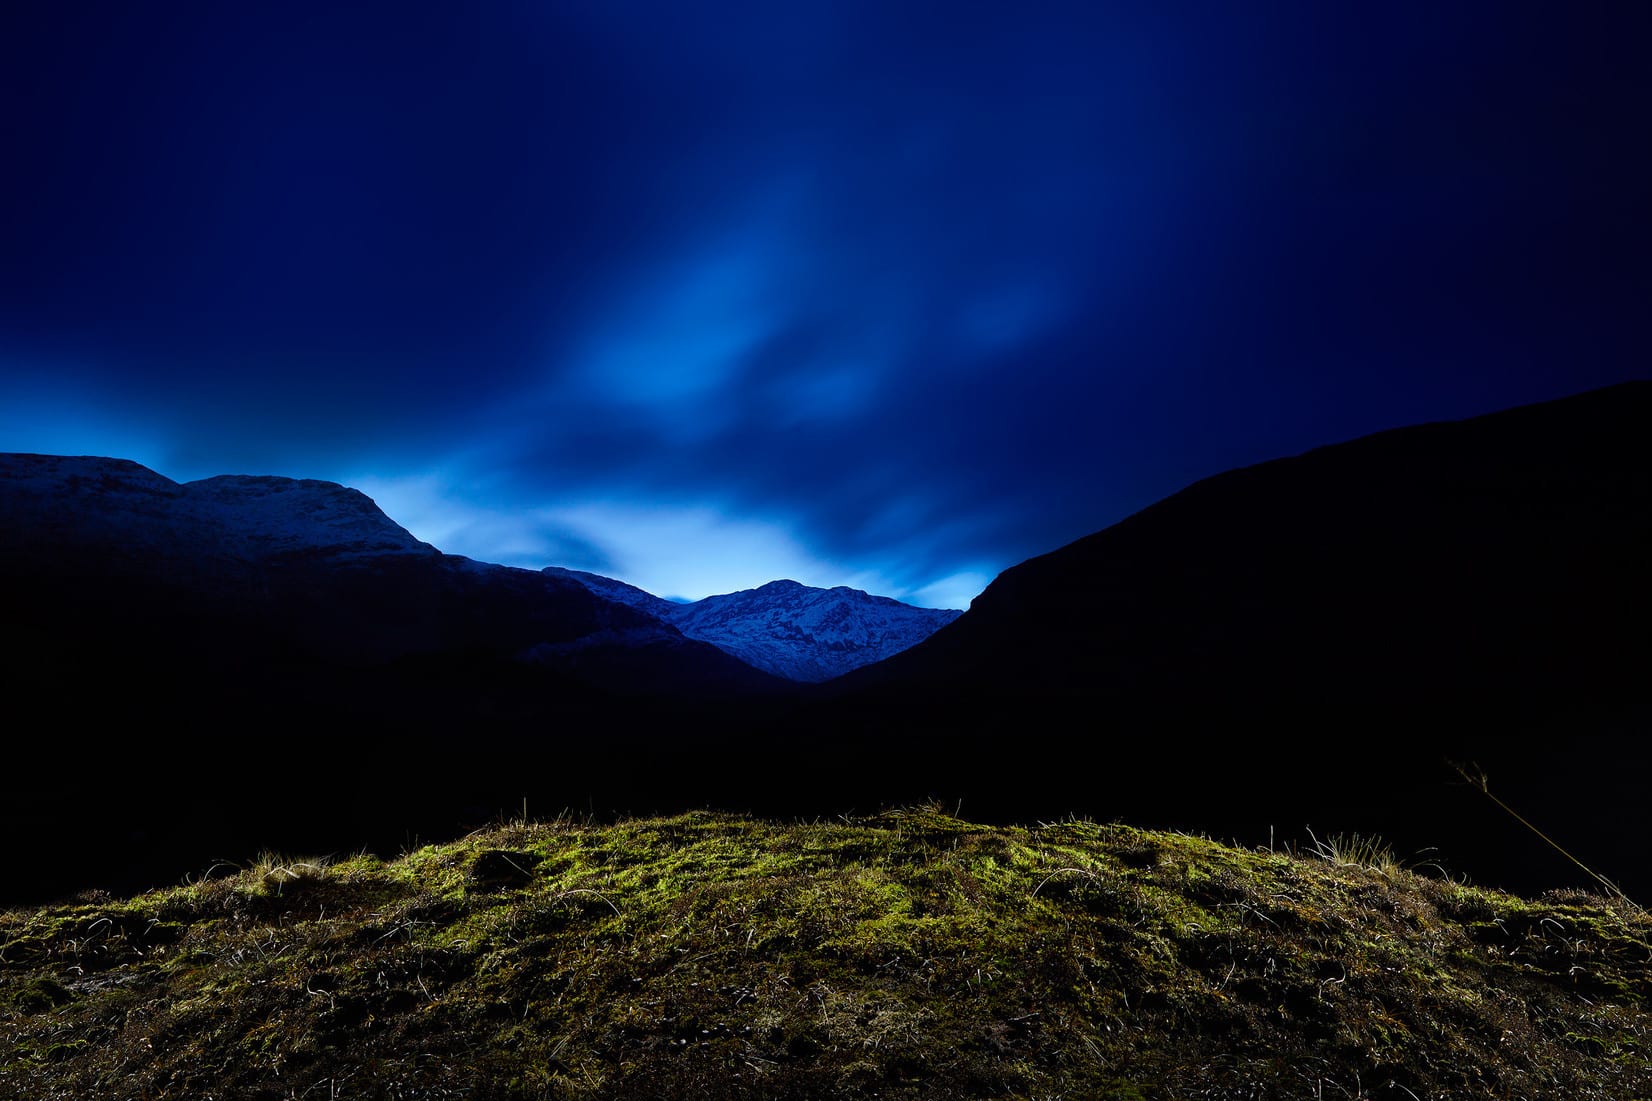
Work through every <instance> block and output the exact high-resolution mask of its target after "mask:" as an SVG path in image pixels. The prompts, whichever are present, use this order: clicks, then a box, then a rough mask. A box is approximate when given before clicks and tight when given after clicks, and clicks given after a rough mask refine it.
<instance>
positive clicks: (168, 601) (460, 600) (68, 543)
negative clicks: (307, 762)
mask: <svg viewBox="0 0 1652 1101" xmlns="http://www.w3.org/2000/svg"><path fill="white" fill-rule="evenodd" d="M0 587H3V591H4V594H5V596H6V598H7V602H8V609H9V610H10V611H11V613H12V615H13V617H14V618H15V619H17V620H19V621H21V622H22V623H23V624H26V625H27V626H28V628H29V629H28V632H27V636H26V639H22V638H19V636H14V637H13V642H14V644H15V645H17V647H18V648H19V650H21V651H25V654H24V660H30V659H31V658H32V659H34V660H38V659H39V658H40V657H41V656H42V655H43V654H47V653H58V654H62V653H64V652H65V651H66V650H71V651H72V650H74V649H77V648H80V649H83V653H84V654H85V657H84V658H83V663H84V661H88V660H94V657H93V655H94V654H96V653H98V652H99V651H98V650H97V649H93V648H90V647H89V644H90V643H91V642H92V640H94V639H96V640H98V642H99V644H100V646H107V645H110V644H114V645H117V646H120V647H122V648H125V649H126V657H125V658H124V660H127V661H131V660H141V661H143V662H145V663H151V664H152V663H157V662H158V663H166V662H178V663H184V664H187V665H189V666H190V667H194V668H201V667H205V668H210V669H213V670H215V671H217V672H218V673H220V674H221V675H240V674H243V673H244V674H247V675H250V676H253V677H259V676H261V675H262V674H263V673H264V672H265V671H266V667H265V666H264V665H263V664H262V663H261V661H254V660H253V658H254V657H255V656H258V657H260V658H261V659H278V660H287V661H298V662H311V663H320V664H323V665H326V666H331V667H361V666H375V665H384V664H386V663H391V662H395V661H400V660H407V659H418V658H426V659H428V658H433V657H440V656H443V655H448V656H454V655H471V656H474V655H477V654H489V655H493V656H495V657H497V658H501V659H515V660H525V661H531V662H534V663H538V664H541V665H543V666H545V667H547V668H550V669H553V670H558V671H561V672H563V673H567V674H569V675H570V676H571V678H572V679H573V680H574V681H576V682H580V683H584V684H588V685H593V686H598V687H600V688H603V689H605V690H611V691H612V690H623V691H633V692H634V691H643V692H647V691H659V690H671V691H681V690H687V689H690V688H694V687H702V688H711V689H730V690H734V689H739V690H750V689H760V688H762V687H765V686H766V685H767V683H768V678H766V677H765V676H764V675H762V674H760V673H757V672H756V671H754V670H752V669H750V668H749V667H748V666H746V665H744V664H743V663H739V662H736V661H733V660H731V659H730V658H729V657H728V656H727V655H725V654H723V653H722V652H721V651H718V650H717V649H716V648H714V647H712V646H709V645H707V644H705V643H700V642H695V641H693V640H691V639H687V638H685V637H683V635H682V634H681V632H679V631H678V630H677V629H676V628H674V627H671V626H670V625H669V624H665V623H662V622H660V621H659V620H658V619H656V618H654V617H652V616H648V615H645V614H642V613H639V612H638V611H636V610H634V609H633V608H631V607H629V606H626V605H624V604H618V603H615V602H613V601H608V600H604V599H601V598H600V597H596V596H594V595H593V594H592V593H591V592H590V591H589V590H588V589H587V588H586V587H585V586H582V585H577V584H573V583H571V582H568V581H566V580H561V579H558V578H554V577H547V576H545V575H542V574H539V573H537V572H535V571H531V570H520V569H513V568H510V567H505V566H495V565H489V564H486V563H481V562H474V561H472V560H470V559H468V558H463V557H460V556H456V555H447V554H442V553H441V552H440V551H438V550H436V548H434V547H432V546H430V545H429V544H426V543H422V542H420V541H418V540H417V539H415V538H413V536H412V535H410V534H409V533H408V532H407V531H406V530H405V529H404V528H402V527H400V526H399V525H397V524H396V523H394V522H393V521H391V520H390V519H389V518H388V517H386V516H385V515H384V513H383V512H381V511H380V510H379V509H378V507H377V506H376V505H374V504H373V502H372V501H371V500H370V499H369V498H368V497H367V496H365V495H364V494H362V493H360V492H359V491H357V490H354V489H349V488H346V487H344V486H340V485H336V484H333V483H331V482H322V481H314V480H300V479H293V478H278V477H262V476H259V477H251V476H221V477H215V478H207V479H204V480H201V481H195V482H189V483H186V484H179V483H176V482H173V481H172V480H170V479H168V478H165V477H163V476H161V475H159V474H157V473H155V472H154V471H152V470H149V469H147V468H145V467H143V466H140V465H138V464H137V463H132V462H128V461H125V460H120V459H108V458H97V457H67V456H52V455H25V454H6V455H0ZM103 652H107V651H103Z"/></svg>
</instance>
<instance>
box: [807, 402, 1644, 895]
mask: <svg viewBox="0 0 1652 1101" xmlns="http://www.w3.org/2000/svg"><path fill="white" fill-rule="evenodd" d="M1649 563H1652V382H1637V383H1631V384H1626V385H1620V386H1615V387H1611V388H1608V389H1604V390H1598V391H1592V392H1588V393H1584V394H1580V395H1576V396H1573V397H1569V398H1564V399H1560V400H1556V401H1550V402H1545V403H1542V404H1538V405H1531V406H1524V407H1520V408H1516V409H1511V410H1506V411H1503V412H1499V413H1493V414H1490V415H1486V416H1481V417H1475V418H1472V419H1468V420H1463V421H1456V422H1445V423H1436V424H1427V425H1420V426H1416V427H1410V428H1403V429H1398V430H1394V431H1388V432H1382V433H1379V434H1376V435H1372V436H1368V437H1364V438H1361V439H1357V440H1353V441H1349V442H1346V443H1342V444H1336V445H1333V446H1327V447H1322V448H1319V449H1316V450H1313V451H1310V452H1307V453H1305V454H1302V455H1298V456H1295V457H1290V458H1283V459H1279V460H1276V461H1272V462H1266V463H1262V464H1259V465H1256V466H1252V467H1247V468H1244V469H1240V470H1234V471H1230V472H1228V473H1224V474H1219V475H1217V476H1215V477H1212V478H1208V479H1205V480H1203V481H1201V482H1198V483H1196V484H1194V485H1192V486H1189V487H1188V488H1187V489H1185V490H1183V491H1181V492H1179V493H1177V494H1175V495H1173V496H1171V497H1169V498H1166V499H1165V500H1163V501H1161V502H1159V503H1157V504H1155V505H1152V506H1151V507H1149V508H1146V509H1144V510H1142V511H1141V512H1139V513H1137V514H1135V515H1133V516H1130V517H1128V518H1127V519H1125V520H1123V521H1121V522H1119V523H1117V524H1115V525H1113V526H1112V527H1109V528H1107V529H1105V530H1103V531H1100V532H1097V533H1096V534H1093V535H1090V536H1087V537H1085V538H1083V539H1080V540H1078V541H1077V542H1074V543H1072V544H1070V545H1068V546H1066V547H1063V548H1061V549H1059V550H1056V551H1053V552H1051V553H1049V554H1046V555H1043V556H1040V557H1038V558H1034V559H1031V560H1030V561H1027V562H1024V563H1022V564H1020V565H1018V566H1015V567H1013V568H1011V569H1009V570H1006V571H1005V572H1004V573H1003V574H1001V575H1000V576H999V577H998V578H997V579H996V580H994V581H993V583H992V584H991V585H990V586H989V587H988V588H987V589H986V591H985V592H983V593H982V594H981V595H980V596H979V597H977V598H976V599H975V601H974V602H973V603H972V605H971V608H970V610H969V611H968V612H966V613H965V614H964V615H962V616H960V617H959V618H958V619H957V620H956V621H954V622H953V623H951V624H949V625H948V626H946V627H944V628H942V629H941V630H939V631H937V632H936V633H935V634H934V635H932V636H931V637H930V638H929V639H927V640H925V641H924V642H922V643H920V644H918V645H917V646H915V647H913V648H911V649H910V650H907V651H906V652H904V653H902V654H898V655H896V656H894V657H892V658H890V659H889V660H887V661H885V662H882V663H879V664H878V665H874V666H868V667H867V668H865V669H861V670H858V671H856V672H854V673H850V674H849V675H847V676H845V677H843V678H840V679H839V680H838V681H834V682H832V683H831V684H829V685H826V686H824V687H825V688H826V689H828V690H830V692H831V693H832V694H833V695H834V697H835V699H834V701H833V702H832V703H831V704H830V705H829V706H823V707H822V709H821V712H820V719H819V723H818V725H817V726H816V727H814V728H812V729H814V730H817V731H821V732H824V731H826V730H839V731H852V732H855V733H854V736H853V744H847V743H845V742H843V741H842V740H841V739H840V741H839V744H840V746H841V747H842V749H843V751H844V753H845V754H846V756H847V757H848V758H849V759H854V758H855V756H856V755H857V754H859V755H863V756H868V757H871V758H874V759H876V760H877V761H878V763H879V769H880V770H881V774H882V775H884V776H896V775H909V776H912V777H920V776H921V777H923V779H924V782H925V783H926V784H927V785H929V786H930V788H931V789H932V790H934V791H935V792H936V793H938V794H943V793H944V794H945V795H947V796H949V797H960V796H961V797H962V798H963V805H964V807H965V808H966V809H967V808H971V807H973V808H974V810H975V813H977V814H981V813H988V814H992V815H1003V816H1006V817H1009V818H1017V817H1025V816H1028V815H1036V816H1038V817H1048V816H1050V815H1051V814H1052V813H1054V814H1060V813H1064V812H1066V811H1070V810H1078V811H1079V812H1081V813H1087V814H1094V815H1101V816H1106V817H1112V816H1123V817H1125V818H1128V819H1129V820H1131V821H1133V822H1137V823H1143V824H1147V823H1151V824H1156V825H1166V826H1174V827H1176V828H1191V829H1200V830H1219V831H1221V833H1222V835H1223V836H1229V837H1242V838H1246V839H1249V840H1252V841H1265V840H1266V839H1267V838H1268V837H1269V836H1270V834H1271V831H1272V830H1273V828H1274V827H1275V826H1276V825H1279V826H1282V827H1287V828H1297V829H1301V828H1302V827H1303V826H1304V825H1318V826H1320V827H1321V828H1323V827H1324V824H1325V823H1329V822H1335V823H1337V825H1338V827H1339V828H1342V829H1351V830H1358V831H1367V830H1368V831H1372V832H1376V833H1380V834H1382V835H1383V836H1385V837H1388V838H1389V839H1390V840H1391V841H1394V842H1395V843H1396V845H1397V846H1398V847H1400V848H1402V849H1403V850H1404V851H1405V852H1408V853H1414V852H1419V851H1421V850H1423V849H1425V848H1428V847H1435V848H1437V849H1439V850H1441V851H1443V852H1444V853H1447V854H1450V855H1451V856H1452V857H1454V858H1455V860H1456V861H1457V863H1456V864H1455V865H1454V866H1456V867H1463V868H1466V869H1468V870H1470V871H1472V873H1473V874H1475V875H1484V876H1487V877H1489V878H1492V879H1493V880H1495V881H1497V882H1501V883H1512V882H1521V883H1524V884H1528V885H1530V884H1533V883H1548V884H1553V883H1556V882H1584V883H1586V882H1588V878H1587V877H1586V876H1584V875H1583V874H1582V873H1581V872H1580V871H1579V870H1578V868H1577V867H1576V866H1575V865H1574V863H1573V862H1572V859H1571V856H1568V857H1562V856H1561V855H1559V854H1558V853H1557V852H1555V851H1554V850H1553V849H1551V848H1550V847H1548V846H1547V845H1546V844H1544V843H1542V842H1541V841H1539V840H1537V839H1536V838H1534V837H1533V836H1532V835H1531V834H1529V833H1528V832H1527V831H1526V830H1525V829H1524V828H1523V827H1522V826H1520V825H1519V824H1518V823H1517V822H1516V821H1515V820H1513V819H1511V818H1509V817H1508V816H1507V815H1506V814H1505V813H1504V812H1503V810H1501V809H1500V808H1498V807H1497V806H1496V805H1494V804H1493V803H1492V802H1491V801H1490V800H1489V799H1487V798H1486V795H1487V794H1490V795H1492V796H1494V797H1497V798H1501V799H1502V800H1504V802H1505V803H1507V804H1509V805H1511V806H1513V807H1515V808H1517V809H1519V810H1521V811H1522V812H1523V814H1524V816H1525V817H1526V818H1527V819H1528V820H1531V821H1536V822H1538V823H1539V825H1540V826H1542V827H1543V828H1544V829H1545V830H1546V832H1547V833H1548V834H1549V835H1550V836H1551V837H1555V838H1556V839H1557V841H1558V843H1560V844H1561V845H1563V846H1564V847H1565V848H1566V850H1567V851H1568V852H1569V853H1570V854H1572V856H1575V857H1577V858H1578V859H1579V860H1581V861H1583V862H1585V863H1587V864H1589V865H1590V866H1592V867H1595V868H1598V869H1602V870H1604V871H1606V872H1607V874H1609V875H1610V876H1612V877H1613V878H1617V879H1620V880H1621V881H1623V882H1624V883H1625V885H1626V886H1627V885H1631V884H1632V885H1634V886H1635V887H1637V888H1639V889H1640V890H1641V891H1642V893H1643V894H1644V893H1645V892H1647V891H1649V890H1652V866H1649V865H1648V863H1647V861H1646V857H1645V851H1644V847H1643V839H1644V836H1645V832H1646V828H1647V819H1646V811H1645V805H1646V804H1645V799H1644V792H1643V790H1642V785H1643V784H1644V777H1645V769H1646V767H1647V764H1648V754H1649V751H1652V675H1649V670H1652V631H1649V630H1648V629H1647V624H1648V623H1652V568H1649V565H1648V564H1649ZM1453 763H1455V764H1461V765H1464V766H1465V768H1466V771H1467V772H1468V774H1469V776H1470V777H1473V778H1475V782H1473V783H1465V782H1464V778H1463V776H1462V775H1460V774H1459V773H1458V772H1456V770H1455V768H1454V767H1453ZM853 773H854V768H853V766H846V767H845V768H844V769H843V770H841V771H834V770H833V769H832V768H831V766H830V764H827V765H824V766H822V767H821V768H819V769H818V770H817V782H818V783H820V784H821V785H822V786H830V785H832V784H845V783H849V782H851V781H852V778H853ZM1482 773H1483V776H1484V777H1485V778H1486V779H1485V781H1482V780H1481V779H1480V776H1481V774H1482ZM1482 789H1483V790H1482Z"/></svg>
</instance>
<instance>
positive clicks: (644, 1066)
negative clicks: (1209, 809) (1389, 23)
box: [0, 809, 1652, 1101]
mask: <svg viewBox="0 0 1652 1101" xmlns="http://www.w3.org/2000/svg"><path fill="white" fill-rule="evenodd" d="M1380 856H1381V853H1380V850H1378V849H1375V848H1372V847H1369V846H1363V845H1361V846H1352V847H1350V848H1349V849H1343V850H1339V849H1337V848H1336V847H1334V846H1322V847H1321V849H1320V854H1319V855H1318V856H1314V857H1303V856H1296V855H1288V854H1285V853H1276V852H1269V851H1243V850H1238V849H1234V848H1230V847H1226V846H1223V845H1220V844H1217V843H1214V842H1212V841H1209V840H1204V839H1201V838H1197V837H1190V836H1186V835H1182V834H1168V833H1150V832H1145V831H1140V830H1136V829H1132V828H1129V827H1125V826H1119V825H1098V824H1095V823H1090V822H1082V821H1072V822H1060V823H1053V824H1046V825H1040V826H1037V827H1029V828H999V827H985V826H979V825H975V824H972V823H969V822H966V821H962V820H959V819H956V818H952V817H948V816H946V815H944V814H941V813H939V812H936V811H934V810H926V809H920V810H910V811H902V812H896V813H890V814H886V815H883V816H880V817H876V818H870V819H864V820H856V821H833V822H825V823H820V822H817V823H813V824H791V825H786V824H777V823H771V822H763V821H755V820H752V819H748V818H742V817H733V816H724V815H713V814H705V813H697V814H689V815H685V816H682V817H678V818H670V819H657V820H639V821H631V822H624V823H621V824H618V825H613V826H581V825H578V824H574V823H570V822H557V823H551V824H535V825H529V824H515V825H509V826H502V827H500V828H497V829H494V830H491V831H487V832H484V833H478V834H475V835H472V836H470V837H468V838H465V839H464V840H462V841H459V842H456V843H453V844H447V845H437V846H430V847H427V848H423V849H420V850H418V851H416V852H413V853H410V854H408V855H406V856H404V857H402V858H400V859H398V860H395V861H393V862H389V863H385V862H382V861H380V860H378V859H376V858H372V857H367V856H360V857H356V858H353V859H346V860H339V861H336V862H330V863H328V862H320V861H317V862H291V861H280V860H276V859H270V860H266V861H264V862H262V863H261V864H260V866H258V867H255V868H252V869H248V870H245V871H242V872H240V873H238V874H236V875H234V876H233V877H229V878H220V879H208V880H204V881H202V882H199V883H195V884H193V885H190V886H184V887H179V888H175V889H171V890H166V891H159V892H154V893H151V894H147V895H143V896H141V897H138V898H135V899H131V900H125V901H117V900H107V899H105V900H101V901H100V900H90V901H86V902H83V903H79V904H75V905H63V906H53V907H48V908H40V909H31V910H20V911H14V912H10V913H5V914H0V1096H5V1097H19V1098H22V1097H27V1098H32V1099H39V1101H45V1099H49V1098H77V1099H85V1098H163V1097H177V1098H184V1097H188V1098H252V1099H269V1101H275V1099H282V1098H398V1099H400V1098H408V1099H411V1098H456V1097H466V1098H587V1097H588V1098H639V1099H640V1098H695V1099H718V1098H753V1099H755V1098H817V1097H818V1098H873V1097H879V1098H963V1097H969V1098H974V1097H981V1098H1024V1099H1028V1101H1032V1099H1053V1098H1061V1097H1067V1098H1088V1099H1118V1101H1124V1099H1149V1098H1183V1097H1189V1098H1191V1097H1198V1098H1315V1099H1326V1098H1376V1099H1386V1098H1396V1099H1405V1098H1411V1099H1417V1101H1423V1099H1433V1098H1445V1097H1451V1098H1488V1099H1489V1098H1516V1097H1525V1098H1539V1097H1543V1098H1549V1097H1568V1098H1579V1099H1584V1098H1602V1099H1606V1098H1610V1099H1613V1101H1625V1099H1631V1098H1645V1097H1652V918H1649V917H1648V916H1647V915H1646V914H1645V913H1644V912H1642V911H1638V910H1635V909H1633V908H1631V907H1629V906H1627V905H1625V904H1623V903H1622V902H1614V901H1610V900H1607V899H1603V898H1599V897H1595V896H1592V895H1585V894H1579V893H1557V894H1552V895H1548V896H1544V897H1543V898H1541V899H1537V900H1525V899H1521V898H1516V897H1512V896H1510V895H1506V894H1501V893H1498V892H1495V891H1488V890H1482V889H1476V888H1472V887H1468V886H1465V885H1462V884H1458V883H1453V882H1450V881H1448V880H1444V879H1438V878H1426V877H1423V876H1420V875H1416V874H1413V873H1411V872H1408V871H1404V870H1402V869H1399V868H1396V867H1394V866H1393V865H1392V864H1390V863H1386V862H1384V861H1383V860H1381V859H1380Z"/></svg>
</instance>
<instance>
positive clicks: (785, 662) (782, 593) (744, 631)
mask: <svg viewBox="0 0 1652 1101" xmlns="http://www.w3.org/2000/svg"><path fill="white" fill-rule="evenodd" d="M544 572H546V573H551V574H555V575H556V576H559V577H567V578H571V579H573V580H576V581H578V582H580V583H581V584H583V585H585V586H586V587H587V588H589V589H590V590H591V591H592V592H594V593H596V594H597V595H599V596H602V597H605V598H607V599H609V600H615V601H618V602H620V603H622V604H628V605H630V606H631V607H633V608H636V609H638V610H639V611H644V612H647V613H648V614H649V615H652V616H656V617H658V618H659V619H662V620H664V621H665V622H667V623H670V624H673V625H674V626H676V627H677V628H678V629H679V630H681V631H682V633H683V634H684V635H687V636H688V637H689V638H696V639H700V640H701V641H703V642H709V643H711V644H712V645H714V646H716V647H717V648H718V649H720V650H723V651H724V652H726V653H729V654H732V655H734V656H735V657H737V658H739V659H740V660H741V661H744V662H746V663H747V664H749V665H752V666H754V667H756V668H758V669H762V670H764V671H765V672H768V673H773V674H774V675H776V676H779V677H785V678H787V679H788V680H794V681H804V682H808V683H817V682H820V681H826V680H830V679H832V678H833V677H837V676H841V675H843V674H844V673H847V672H849V671H851V670H853V669H859V668H861V667H862V666H864V665H870V664H872V663H873V662H877V661H882V660H884V659H885V658H888V657H892V656H893V655H895V654H898V653H900V652H901V651H902V650H905V649H907V648H909V647H911V646H914V645H916V644H917V643H919V642H922V641H923V640H924V639H926V638H928V637H929V636H930V635H932V634H934V633H935V632H936V631H937V630H939V629H940V628H942V627H944V626H946V625H947V624H948V623H951V622H952V621H953V620H954V619H957V618H958V616H959V615H961V614H962V613H961V612H958V611H953V610H949V609H938V608H916V607H913V606H912V605H910V604H903V603H901V602H900V601H898V600H893V599H891V598H889V597H886V596H873V595H871V594H869V593H865V592H862V591H861V590H859V589H851V588H848V587H847V586H844V585H839V586H837V587H835V588H831V589H818V588H813V587H811V586H808V585H802V584H799V583H798V582H796V581H789V580H788V581H771V582H769V583H768V584H767V585H763V586H761V587H759V588H756V589H744V590H742V591H740V592H736V593H727V594H725V595H722V596H708V597H706V598H705V599H704V600H697V601H694V602H693V603H690V604H677V603H673V602H672V601H669V600H663V599H661V598H660V597H657V596H654V595H652V594H651V593H646V592H644V591H643V590H641V589H638V588H636V587H635V586H632V585H627V584H625V583H624V582H623V581H615V580H614V579H613V578H609V577H601V576H599V575H597V574H592V573H584V572H581V571H578V570H565V569H561V568H558V567H550V568H548V569H546V570H545V571H544Z"/></svg>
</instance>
